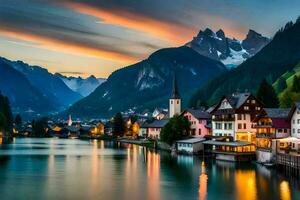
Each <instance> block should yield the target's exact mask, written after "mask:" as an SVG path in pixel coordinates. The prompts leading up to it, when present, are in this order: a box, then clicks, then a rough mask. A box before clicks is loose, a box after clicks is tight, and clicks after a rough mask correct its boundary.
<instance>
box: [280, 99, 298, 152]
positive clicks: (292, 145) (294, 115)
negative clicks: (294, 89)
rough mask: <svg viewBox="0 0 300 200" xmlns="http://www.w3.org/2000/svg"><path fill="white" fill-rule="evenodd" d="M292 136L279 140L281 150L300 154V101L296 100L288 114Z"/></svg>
mask: <svg viewBox="0 0 300 200" xmlns="http://www.w3.org/2000/svg"><path fill="white" fill-rule="evenodd" d="M288 119H289V122H290V126H291V137H288V138H285V139H282V140H279V152H281V153H289V154H293V155H299V156H300V102H295V103H294V104H293V106H292V108H291V110H290V112H289V114H288Z"/></svg>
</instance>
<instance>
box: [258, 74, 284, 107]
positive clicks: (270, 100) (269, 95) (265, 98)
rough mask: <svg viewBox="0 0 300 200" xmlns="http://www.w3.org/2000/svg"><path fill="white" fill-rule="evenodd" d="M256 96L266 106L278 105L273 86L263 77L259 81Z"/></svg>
mask: <svg viewBox="0 0 300 200" xmlns="http://www.w3.org/2000/svg"><path fill="white" fill-rule="evenodd" d="M256 97H257V98H258V99H259V100H260V101H261V102H263V103H264V105H265V107H266V108H277V107H278V106H279V101H278V98H277V95H276V93H275V90H274V88H273V87H272V85H270V84H269V83H268V82H267V81H266V80H265V79H263V80H262V82H261V83H260V85H259V88H258V90H257V93H256Z"/></svg>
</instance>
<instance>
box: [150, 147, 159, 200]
mask: <svg viewBox="0 0 300 200" xmlns="http://www.w3.org/2000/svg"><path fill="white" fill-rule="evenodd" d="M147 182H148V184H147V186H148V188H147V192H148V195H147V196H148V197H149V199H153V200H154V199H160V154H158V153H154V152H151V151H147Z"/></svg>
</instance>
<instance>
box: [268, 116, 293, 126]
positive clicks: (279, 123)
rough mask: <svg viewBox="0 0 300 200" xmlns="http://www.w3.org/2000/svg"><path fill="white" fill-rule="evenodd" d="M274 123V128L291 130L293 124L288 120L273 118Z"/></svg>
mask: <svg viewBox="0 0 300 200" xmlns="http://www.w3.org/2000/svg"><path fill="white" fill-rule="evenodd" d="M272 122H273V127H274V128H291V123H290V122H289V121H288V120H286V119H282V118H273V119H272Z"/></svg>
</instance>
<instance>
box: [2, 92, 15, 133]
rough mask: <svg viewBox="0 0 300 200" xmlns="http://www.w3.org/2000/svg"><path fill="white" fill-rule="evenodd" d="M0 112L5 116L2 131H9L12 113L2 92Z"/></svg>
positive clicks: (11, 123) (11, 125)
mask: <svg viewBox="0 0 300 200" xmlns="http://www.w3.org/2000/svg"><path fill="white" fill-rule="evenodd" d="M0 113H2V114H3V116H4V118H5V124H4V125H3V126H4V127H3V131H5V132H11V131H12V127H13V115H12V112H11V108H10V103H9V100H8V98H7V97H6V96H3V95H2V94H0Z"/></svg>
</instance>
